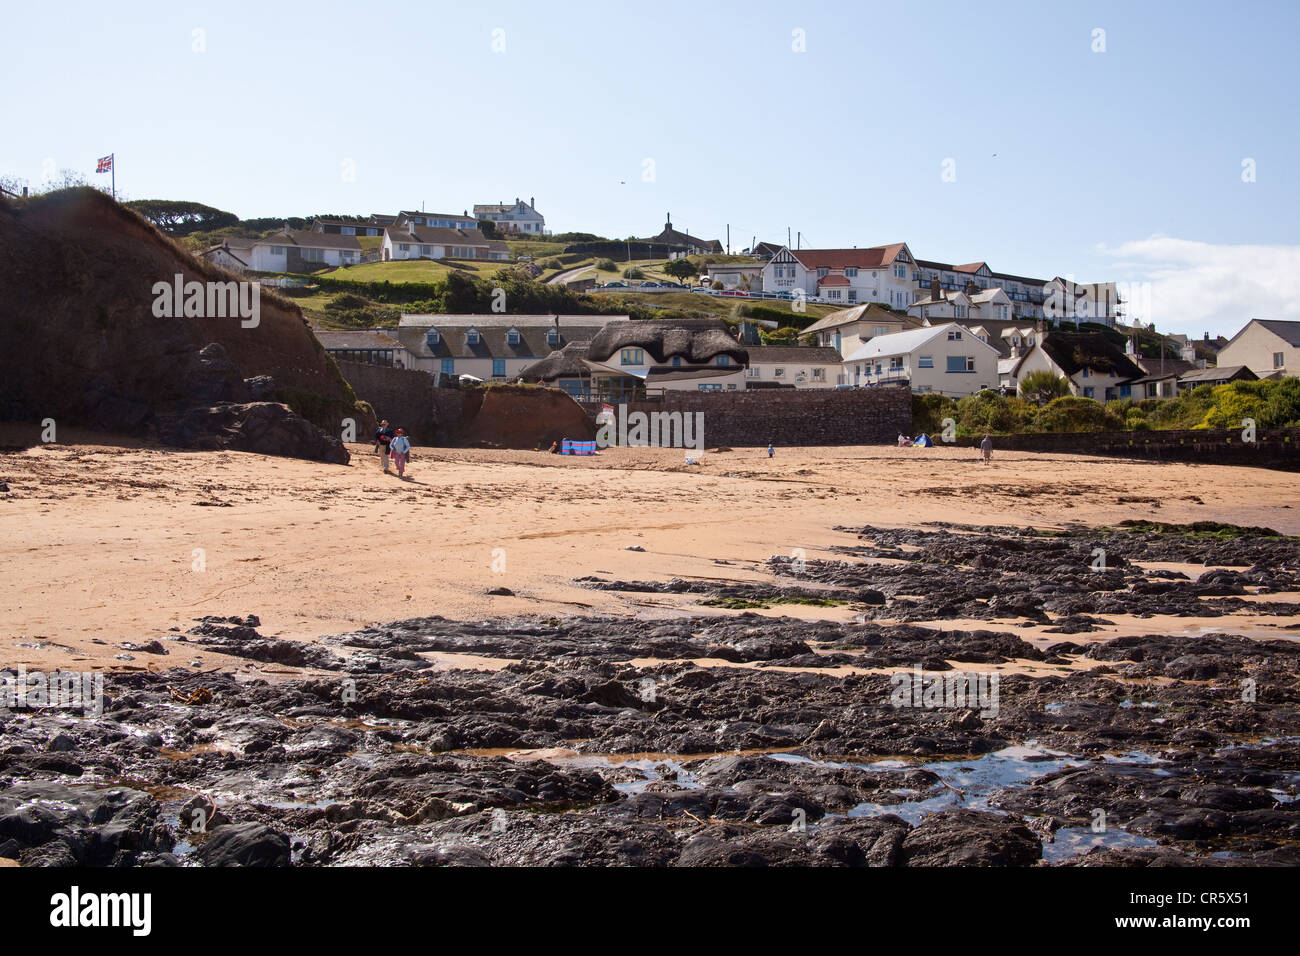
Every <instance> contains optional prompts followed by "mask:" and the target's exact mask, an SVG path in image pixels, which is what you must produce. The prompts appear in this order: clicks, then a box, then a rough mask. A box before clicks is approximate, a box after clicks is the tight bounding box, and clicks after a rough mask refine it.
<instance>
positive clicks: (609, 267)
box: [596, 259, 618, 272]
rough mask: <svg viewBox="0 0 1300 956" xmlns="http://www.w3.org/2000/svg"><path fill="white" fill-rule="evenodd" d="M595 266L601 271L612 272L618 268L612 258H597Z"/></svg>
mask: <svg viewBox="0 0 1300 956" xmlns="http://www.w3.org/2000/svg"><path fill="white" fill-rule="evenodd" d="M596 268H597V269H599V270H600V271H601V272H614V271H615V270H617V269H618V265H617V264H616V263H615V262H614V260H613V259H597V260H596Z"/></svg>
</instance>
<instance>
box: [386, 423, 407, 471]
mask: <svg viewBox="0 0 1300 956" xmlns="http://www.w3.org/2000/svg"><path fill="white" fill-rule="evenodd" d="M388 451H389V453H390V454H391V455H392V456H393V467H394V468H396V469H397V477H398V478H405V477H406V459H407V457H408V456H409V455H410V454H411V440H410V439H409V438H407V437H406V431H405V430H404V429H401V428H399V429H398V430H397V437H395V438H394V439H393V440H392V441H391V442H389V443H388Z"/></svg>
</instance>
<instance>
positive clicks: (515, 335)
mask: <svg viewBox="0 0 1300 956" xmlns="http://www.w3.org/2000/svg"><path fill="white" fill-rule="evenodd" d="M519 340H520V335H519V330H518V329H511V330H510V331H509V332H507V333H506V342H507V343H509V344H510V345H518V344H519Z"/></svg>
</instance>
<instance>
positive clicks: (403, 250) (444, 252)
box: [379, 221, 510, 262]
mask: <svg viewBox="0 0 1300 956" xmlns="http://www.w3.org/2000/svg"><path fill="white" fill-rule="evenodd" d="M379 248H380V256H381V257H382V258H383V260H384V261H385V262H389V261H393V260H399V259H493V260H497V261H501V262H507V261H509V259H510V250H509V248H508V247H507V246H506V244H505V242H503V241H502V240H500V239H486V238H484V236H483V233H481V232H479V231H478V227H474V228H472V229H440V228H436V227H431V226H418V225H416V224H415V223H414V222H412V221H408V222H406V224H405V225H402V226H396V225H394V226H387V227H385V229H384V238H383V241H382V242H381V243H380V247H379Z"/></svg>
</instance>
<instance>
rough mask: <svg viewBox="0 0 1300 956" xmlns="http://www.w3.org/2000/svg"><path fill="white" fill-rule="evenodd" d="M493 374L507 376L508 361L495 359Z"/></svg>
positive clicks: (493, 361)
mask: <svg viewBox="0 0 1300 956" xmlns="http://www.w3.org/2000/svg"><path fill="white" fill-rule="evenodd" d="M492 374H493V375H505V374H506V360H505V359H493V360H492Z"/></svg>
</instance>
